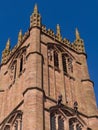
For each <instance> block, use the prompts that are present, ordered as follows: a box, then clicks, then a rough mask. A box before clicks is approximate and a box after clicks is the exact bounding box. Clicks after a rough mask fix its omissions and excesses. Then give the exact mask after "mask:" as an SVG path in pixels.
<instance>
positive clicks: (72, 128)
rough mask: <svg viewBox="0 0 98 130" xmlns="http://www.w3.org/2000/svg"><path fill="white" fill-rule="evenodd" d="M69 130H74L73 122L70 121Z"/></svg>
mask: <svg viewBox="0 0 98 130" xmlns="http://www.w3.org/2000/svg"><path fill="white" fill-rule="evenodd" d="M69 130H74V124H73V121H69Z"/></svg>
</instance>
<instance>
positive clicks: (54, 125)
mask: <svg viewBox="0 0 98 130" xmlns="http://www.w3.org/2000/svg"><path fill="white" fill-rule="evenodd" d="M50 122H51V130H57V129H58V130H64V119H63V118H62V116H59V115H58V114H55V115H52V116H51V118H50Z"/></svg>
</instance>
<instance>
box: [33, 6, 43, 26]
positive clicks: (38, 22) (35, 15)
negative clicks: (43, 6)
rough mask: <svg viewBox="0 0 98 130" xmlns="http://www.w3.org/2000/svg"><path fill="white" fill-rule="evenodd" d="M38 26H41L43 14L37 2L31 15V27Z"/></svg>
mask: <svg viewBox="0 0 98 130" xmlns="http://www.w3.org/2000/svg"><path fill="white" fill-rule="evenodd" d="M34 26H38V27H41V16H40V14H39V12H38V7H37V4H35V6H34V11H33V13H32V15H31V17H30V27H34Z"/></svg>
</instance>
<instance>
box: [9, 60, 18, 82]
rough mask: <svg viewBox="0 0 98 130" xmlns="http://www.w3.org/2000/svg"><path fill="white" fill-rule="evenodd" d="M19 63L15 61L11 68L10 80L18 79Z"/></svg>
mask: <svg viewBox="0 0 98 130" xmlns="http://www.w3.org/2000/svg"><path fill="white" fill-rule="evenodd" d="M16 69H17V61H16V60H15V61H14V62H13V63H12V65H11V67H10V78H11V80H15V79H16Z"/></svg>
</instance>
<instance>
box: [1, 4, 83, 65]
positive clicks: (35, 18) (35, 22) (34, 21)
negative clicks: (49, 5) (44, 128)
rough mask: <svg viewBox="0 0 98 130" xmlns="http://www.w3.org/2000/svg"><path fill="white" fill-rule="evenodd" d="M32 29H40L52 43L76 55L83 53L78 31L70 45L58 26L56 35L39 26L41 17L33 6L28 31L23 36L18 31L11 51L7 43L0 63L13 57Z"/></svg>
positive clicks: (8, 42) (50, 30)
mask: <svg viewBox="0 0 98 130" xmlns="http://www.w3.org/2000/svg"><path fill="white" fill-rule="evenodd" d="M32 27H38V28H40V30H41V33H44V34H45V35H47V36H49V37H50V38H52V39H53V40H54V42H55V41H56V42H59V43H61V44H64V45H65V46H66V47H68V48H70V49H72V50H74V51H75V52H77V53H85V48H84V42H83V40H82V39H81V38H80V34H79V32H78V29H76V39H75V41H74V42H73V43H71V42H70V41H69V40H68V39H66V38H63V37H62V34H61V29H60V26H59V24H57V26H56V33H54V31H53V30H52V29H47V28H46V26H44V25H42V24H41V15H40V14H39V11H38V7H37V5H35V7H34V11H33V13H32V15H31V17H30V29H29V30H28V31H27V32H26V33H25V34H24V35H23V34H22V30H20V31H19V34H18V40H17V44H16V45H15V46H14V48H13V49H12V50H11V49H10V40H8V41H7V43H6V47H5V49H4V51H3V52H2V63H5V62H6V61H7V60H8V59H9V57H10V56H11V55H13V53H14V52H15V51H16V50H17V48H18V47H20V46H21V44H22V43H24V41H25V40H26V39H27V38H28V37H29V35H30V30H31V29H32Z"/></svg>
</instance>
